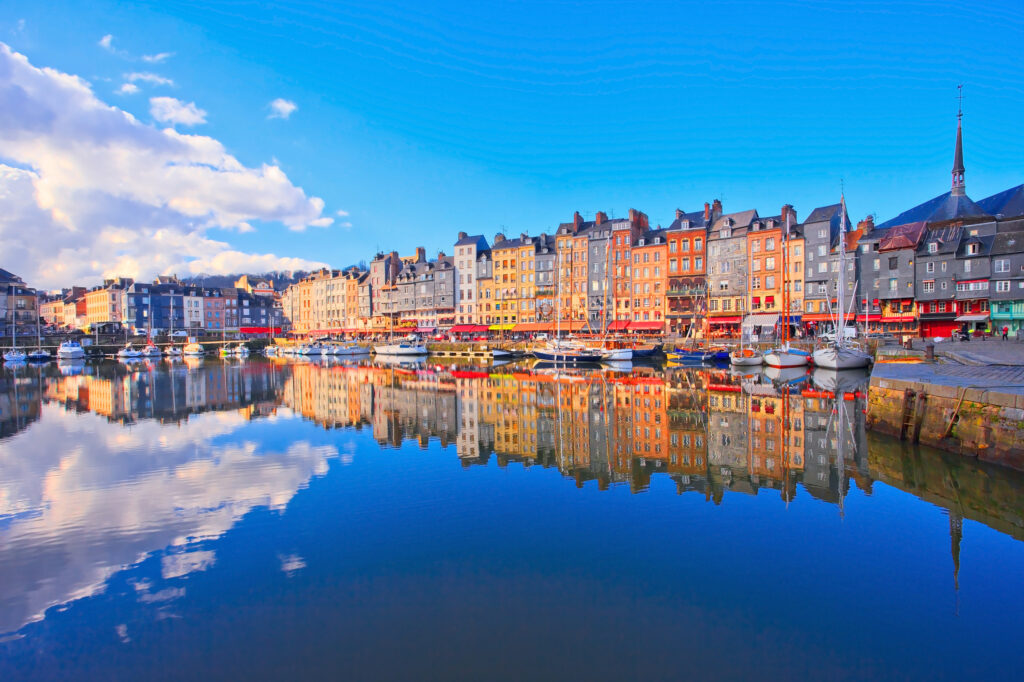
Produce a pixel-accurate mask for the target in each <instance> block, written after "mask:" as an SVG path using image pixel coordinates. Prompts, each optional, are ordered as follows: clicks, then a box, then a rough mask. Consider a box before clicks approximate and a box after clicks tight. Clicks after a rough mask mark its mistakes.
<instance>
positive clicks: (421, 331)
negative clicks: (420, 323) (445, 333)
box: [413, 327, 437, 334]
mask: <svg viewBox="0 0 1024 682" xmlns="http://www.w3.org/2000/svg"><path fill="white" fill-rule="evenodd" d="M435 329H437V327H416V328H415V329H413V331H414V332H415V333H417V334H433V333H434V330H435Z"/></svg>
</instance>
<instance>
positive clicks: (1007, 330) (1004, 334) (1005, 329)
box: [1003, 327, 1010, 341]
mask: <svg viewBox="0 0 1024 682" xmlns="http://www.w3.org/2000/svg"><path fill="white" fill-rule="evenodd" d="M1009 335H1010V328H1009V327H1003V341H1006V339H1007V337H1009Z"/></svg>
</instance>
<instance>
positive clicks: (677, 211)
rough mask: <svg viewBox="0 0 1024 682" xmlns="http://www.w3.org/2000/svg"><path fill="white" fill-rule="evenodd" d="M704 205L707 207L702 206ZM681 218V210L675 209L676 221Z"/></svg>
mask: <svg viewBox="0 0 1024 682" xmlns="http://www.w3.org/2000/svg"><path fill="white" fill-rule="evenodd" d="M704 205H705V206H707V204H704ZM682 217H683V209H681V208H677V209H676V220H681V219H682Z"/></svg>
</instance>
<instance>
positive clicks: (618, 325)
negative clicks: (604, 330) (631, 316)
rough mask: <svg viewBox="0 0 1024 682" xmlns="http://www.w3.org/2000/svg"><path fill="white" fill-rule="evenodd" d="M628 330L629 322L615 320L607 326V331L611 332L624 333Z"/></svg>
mask: <svg viewBox="0 0 1024 682" xmlns="http://www.w3.org/2000/svg"><path fill="white" fill-rule="evenodd" d="M627 329H629V320H615V321H614V322H612V323H611V324H610V325H608V330H609V331H613V332H624V331H626V330H627Z"/></svg>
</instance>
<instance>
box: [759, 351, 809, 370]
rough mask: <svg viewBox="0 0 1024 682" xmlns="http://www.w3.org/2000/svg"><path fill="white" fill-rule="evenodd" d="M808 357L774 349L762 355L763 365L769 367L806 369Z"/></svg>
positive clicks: (804, 354) (803, 354)
mask: <svg viewBox="0 0 1024 682" xmlns="http://www.w3.org/2000/svg"><path fill="white" fill-rule="evenodd" d="M809 362H810V357H809V356H808V355H807V354H806V353H797V352H794V351H790V350H784V349H781V348H779V349H776V350H772V351H769V352H767V353H765V354H764V364H766V365H768V366H769V367H806V366H807V364H808V363H809Z"/></svg>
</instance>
